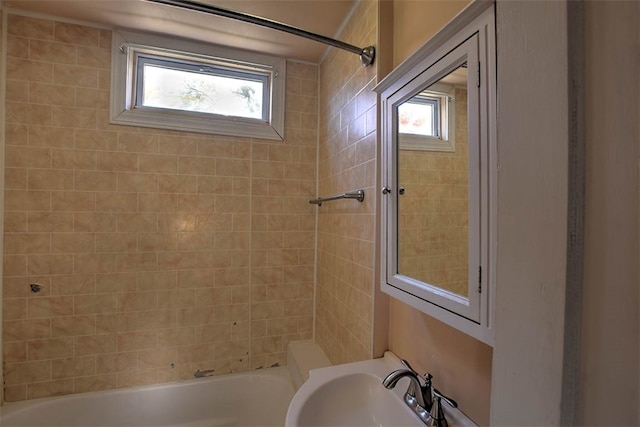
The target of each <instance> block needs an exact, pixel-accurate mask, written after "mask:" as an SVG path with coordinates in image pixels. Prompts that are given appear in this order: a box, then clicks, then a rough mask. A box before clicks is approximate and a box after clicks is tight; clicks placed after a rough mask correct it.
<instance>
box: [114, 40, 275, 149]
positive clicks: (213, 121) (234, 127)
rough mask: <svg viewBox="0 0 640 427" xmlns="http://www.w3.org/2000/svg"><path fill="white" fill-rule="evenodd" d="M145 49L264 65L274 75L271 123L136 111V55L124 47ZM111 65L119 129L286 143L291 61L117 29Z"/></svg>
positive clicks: (167, 112) (165, 111)
mask: <svg viewBox="0 0 640 427" xmlns="http://www.w3.org/2000/svg"><path fill="white" fill-rule="evenodd" d="M130 45H142V46H149V47H158V48H160V49H162V50H169V51H173V52H187V53H193V54H195V55H198V56H206V57H209V58H216V57H218V58H225V59H226V58H228V59H230V60H233V61H238V62H244V63H250V64H256V65H259V66H260V68H264V69H267V70H269V72H270V73H271V80H272V86H271V106H270V107H271V114H270V120H269V121H268V122H264V121H260V120H251V119H242V118H227V117H220V116H213V115H204V114H199V113H189V112H175V113H174V112H170V111H167V110H151V109H134V108H132V107H133V106H132V102H131V99H132V92H131V91H132V87H133V85H132V78H133V74H132V72H131V70H130V67H131V66H132V55H130V54H129V53H125V52H127V49H126V48H125V49H124V51H125V52H123V51H122V50H121V49H120V48H121V46H130ZM111 49H112V61H111V105H110V122H111V123H113V124H118V125H130V126H142V127H152V128H160V129H173V130H180V131H185V132H202V133H214V134H222V135H232V136H241V137H249V138H261V139H272V140H279V141H282V140H284V114H285V106H284V103H285V82H286V60H285V59H282V58H276V57H273V56H270V55H264V54H259V53H253V52H248V51H241V50H237V49H230V48H227V47H222V46H216V45H210V44H205V43H198V42H193V41H187V40H183V39H176V38H173V37H168V36H161V35H154V34H146V33H135V32H130V31H114V32H113V37H112V47H111Z"/></svg>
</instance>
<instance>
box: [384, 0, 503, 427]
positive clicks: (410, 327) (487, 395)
mask: <svg viewBox="0 0 640 427" xmlns="http://www.w3.org/2000/svg"><path fill="white" fill-rule="evenodd" d="M467 4H468V2H467V1H428V2H424V1H404V0H400V1H395V2H394V26H393V28H394V29H393V40H394V44H393V46H394V55H393V57H394V64H395V65H396V66H397V65H399V64H400V63H401V62H402V61H403V60H404V59H406V58H407V57H408V56H409V55H411V53H413V51H415V50H416V49H417V48H418V47H420V46H421V45H422V44H423V43H424V42H426V41H427V40H428V39H429V38H430V37H432V36H433V35H434V34H435V33H436V32H437V31H438V30H439V29H440V28H442V27H443V26H444V25H446V23H447V22H449V21H450V20H451V19H453V18H454V16H455V15H456V14H457V13H458V12H460V11H461V10H462V9H463V8H464V7H465V6H466V5H467ZM389 305H390V316H389V349H390V350H392V351H393V352H394V353H396V354H397V355H398V356H400V357H403V358H405V359H407V360H409V362H411V363H412V365H413V366H414V368H416V369H418V370H419V371H421V372H422V371H424V372H430V373H431V374H433V375H434V385H435V387H437V388H438V389H439V390H440V391H442V392H443V393H445V394H447V395H449V396H451V397H452V398H453V399H455V400H457V402H458V403H459V404H460V408H461V409H462V410H463V411H464V412H465V413H466V414H467V415H468V416H469V417H470V418H471V419H473V420H474V421H475V422H476V423H478V424H480V425H487V424H489V411H490V399H491V363H492V348H491V347H490V346H487V345H485V344H483V343H481V342H479V341H477V340H475V339H473V338H471V337H469V336H467V335H465V334H463V333H461V332H459V331H457V330H456V329H453V328H451V327H449V326H447V325H445V324H444V323H441V322H439V321H437V320H435V319H433V318H432V317H430V316H427V315H426V314H423V313H420V312H419V311H417V310H415V309H413V308H412V307H410V306H408V305H406V304H404V303H402V302H400V301H398V300H395V299H393V298H390V302H389Z"/></svg>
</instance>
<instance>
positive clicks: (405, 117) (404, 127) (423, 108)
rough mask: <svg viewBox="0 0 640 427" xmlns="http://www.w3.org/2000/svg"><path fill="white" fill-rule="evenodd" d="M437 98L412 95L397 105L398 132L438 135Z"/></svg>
mask: <svg viewBox="0 0 640 427" xmlns="http://www.w3.org/2000/svg"><path fill="white" fill-rule="evenodd" d="M438 103H439V100H438V99H434V98H422V97H414V98H413V99H411V100H409V101H407V102H405V103H403V104H402V105H400V106H399V107H398V130H399V132H400V133H406V134H411V135H423V136H432V137H438V136H439V132H438V128H439V126H438V125H439V122H438V120H439V113H438V111H439V109H438Z"/></svg>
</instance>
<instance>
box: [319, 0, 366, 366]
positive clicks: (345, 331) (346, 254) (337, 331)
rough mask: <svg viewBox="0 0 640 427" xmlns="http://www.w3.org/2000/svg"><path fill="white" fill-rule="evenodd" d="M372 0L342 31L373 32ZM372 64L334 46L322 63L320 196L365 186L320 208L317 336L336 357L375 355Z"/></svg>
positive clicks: (351, 35) (353, 37) (351, 37)
mask: <svg viewBox="0 0 640 427" xmlns="http://www.w3.org/2000/svg"><path fill="white" fill-rule="evenodd" d="M377 22H378V18H377V2H376V1H361V2H359V3H358V6H357V9H356V11H355V12H354V13H353V14H352V18H351V19H350V20H349V22H348V23H347V24H346V26H345V29H344V31H343V32H342V34H341V35H340V36H339V37H340V39H341V40H344V41H346V42H348V43H351V44H354V45H357V46H362V47H364V46H368V45H372V44H375V43H376V39H377ZM375 78H376V75H375V67H368V68H364V67H363V66H362V65H361V63H360V61H359V60H358V57H357V56H354V55H353V54H352V53H348V52H343V51H337V50H335V49H332V50H331V52H330V53H329V55H328V56H327V58H326V59H325V60H324V61H323V62H322V64H321V65H320V141H319V153H318V156H319V157H318V158H319V166H318V167H319V178H318V180H319V183H318V191H319V195H321V196H324V195H331V194H335V193H342V192H345V191H351V190H355V189H359V188H362V189H364V190H365V200H364V202H363V203H362V204H360V203H358V202H357V201H354V200H338V201H334V202H329V203H326V204H324V205H322V207H319V208H317V209H318V212H319V217H318V218H319V219H318V261H317V300H316V341H317V342H318V343H319V344H320V345H321V346H322V348H323V349H324V351H325V352H326V353H327V355H328V356H329V358H330V359H331V361H332V362H333V363H345V362H351V361H355V360H362V359H367V358H370V357H371V356H372V340H373V326H372V325H373V293H374V285H375V284H374V260H375V257H374V254H375V252H374V251H375V248H374V244H375V238H374V236H375V200H376V194H375V179H376V97H375V94H374V92H372V91H371V88H372V87H373V86H374V84H375Z"/></svg>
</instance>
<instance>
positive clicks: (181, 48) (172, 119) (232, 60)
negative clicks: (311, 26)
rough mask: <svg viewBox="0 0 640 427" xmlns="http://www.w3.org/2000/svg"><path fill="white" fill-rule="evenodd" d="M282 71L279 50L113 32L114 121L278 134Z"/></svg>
mask: <svg viewBox="0 0 640 427" xmlns="http://www.w3.org/2000/svg"><path fill="white" fill-rule="evenodd" d="M284 79H285V61H284V60H283V59H280V58H274V57H271V56H268V55H262V54H257V53H250V52H244V51H239V50H234V49H229V48H224V47H220V46H213V45H206V44H201V43H196V42H189V41H184V40H176V39H170V38H166V37H162V36H155V35H147V34H136V33H128V32H117V33H115V34H114V37H113V61H112V90H111V122H112V123H115V124H124V125H132V126H147V127H157V128H164V129H175V130H183V131H192V132H205V133H217V134H223V135H234V136H246V137H255V138H265V139H278V140H282V139H283V127H284Z"/></svg>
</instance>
